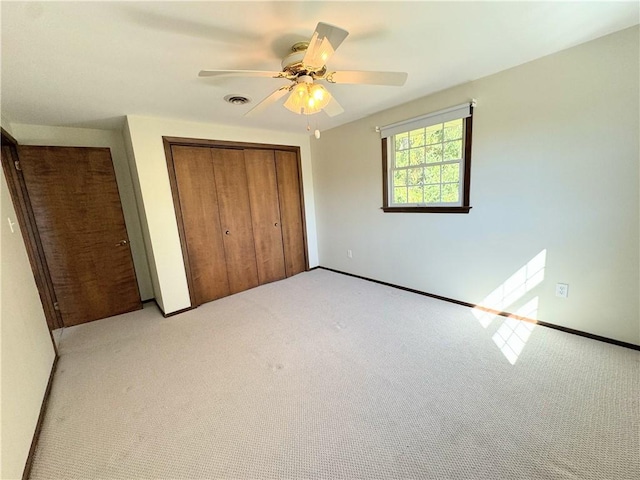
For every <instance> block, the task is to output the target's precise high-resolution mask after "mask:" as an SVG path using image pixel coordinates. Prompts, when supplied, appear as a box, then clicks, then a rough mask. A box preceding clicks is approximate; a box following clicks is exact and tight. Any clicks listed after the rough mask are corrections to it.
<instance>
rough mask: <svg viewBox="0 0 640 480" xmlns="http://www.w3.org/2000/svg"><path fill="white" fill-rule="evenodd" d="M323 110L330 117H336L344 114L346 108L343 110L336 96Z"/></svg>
mask: <svg viewBox="0 0 640 480" xmlns="http://www.w3.org/2000/svg"><path fill="white" fill-rule="evenodd" d="M323 110H324V111H325V113H326V114H327V115H329V116H330V117H335V116H336V115H340V114H341V113H344V108H342V105H340V104H339V103H338V101H337V100H336V98H335V97H334V96H332V97H331V100H330V101H329V103H327V106H326V107H324V108H323Z"/></svg>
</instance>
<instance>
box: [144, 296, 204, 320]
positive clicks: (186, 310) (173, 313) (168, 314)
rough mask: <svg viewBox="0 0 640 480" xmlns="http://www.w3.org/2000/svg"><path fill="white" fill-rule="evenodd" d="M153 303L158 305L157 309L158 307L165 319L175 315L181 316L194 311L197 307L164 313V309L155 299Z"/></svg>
mask: <svg viewBox="0 0 640 480" xmlns="http://www.w3.org/2000/svg"><path fill="white" fill-rule="evenodd" d="M153 303H155V304H156V307H158V310H160V313H161V314H162V316H163V317H164V318H169V317H173V316H174V315H180V314H181V313H184V312H188V311H189V310H193V309H194V308H195V307H187V308H183V309H182V310H176V311H175V312H171V313H164V310H162V308H161V307H160V304H158V302H157V301H156V299H155V298H154V299H153Z"/></svg>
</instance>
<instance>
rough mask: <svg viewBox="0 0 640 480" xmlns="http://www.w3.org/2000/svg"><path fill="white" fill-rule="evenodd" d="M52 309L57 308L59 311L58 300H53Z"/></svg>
mask: <svg viewBox="0 0 640 480" xmlns="http://www.w3.org/2000/svg"><path fill="white" fill-rule="evenodd" d="M53 309H54V310H57V311H58V312H59V311H60V305H58V302H53Z"/></svg>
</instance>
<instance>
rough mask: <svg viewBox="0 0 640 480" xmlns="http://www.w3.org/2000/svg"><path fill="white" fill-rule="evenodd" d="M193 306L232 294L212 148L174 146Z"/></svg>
mask: <svg viewBox="0 0 640 480" xmlns="http://www.w3.org/2000/svg"><path fill="white" fill-rule="evenodd" d="M171 153H172V155H173V162H174V169H175V174H176V183H177V187H178V195H179V198H180V210H181V212H182V222H183V225H184V236H185V240H186V244H187V256H188V265H189V270H190V274H191V280H192V288H193V297H194V298H193V302H194V305H193V306H194V307H195V306H198V305H201V304H203V303H205V302H210V301H211V300H215V299H217V298H220V297H224V296H226V295H229V293H230V290H229V280H228V277H227V268H226V260H225V254H224V246H223V244H222V230H221V227H220V214H219V212H218V196H217V192H216V182H215V176H214V170H213V158H212V156H211V149H210V148H207V147H187V146H177V145H174V146H173V147H171Z"/></svg>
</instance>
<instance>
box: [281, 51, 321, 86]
mask: <svg viewBox="0 0 640 480" xmlns="http://www.w3.org/2000/svg"><path fill="white" fill-rule="evenodd" d="M308 47H309V42H298V43H295V44H293V46H292V47H291V53H289V54H288V55H287V56H286V57H284V58H283V59H282V64H281V65H282V71H283V72H287V73H289V74H291V75H293V76H295V77H297V76H299V75H309V76H311V77H322V76H323V75H324V74H325V73H326V72H327V68H326V67H324V66H323V67H321V68H317V69H309V68H308V67H306V66H305V65H304V64H303V63H302V60H303V59H304V56H305V54H306V53H307V48H308Z"/></svg>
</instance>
